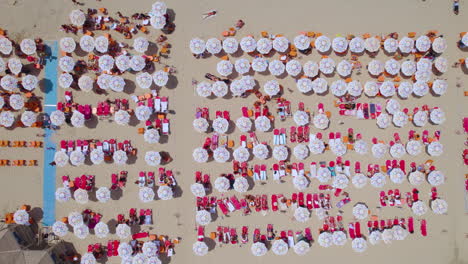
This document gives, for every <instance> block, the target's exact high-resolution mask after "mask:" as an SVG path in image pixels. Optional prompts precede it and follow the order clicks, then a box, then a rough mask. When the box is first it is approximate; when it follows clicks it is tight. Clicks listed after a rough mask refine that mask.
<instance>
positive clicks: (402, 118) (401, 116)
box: [392, 111, 409, 127]
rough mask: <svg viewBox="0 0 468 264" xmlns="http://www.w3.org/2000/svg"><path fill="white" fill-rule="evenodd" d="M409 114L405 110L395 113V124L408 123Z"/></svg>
mask: <svg viewBox="0 0 468 264" xmlns="http://www.w3.org/2000/svg"><path fill="white" fill-rule="evenodd" d="M408 118H409V117H408V115H407V114H405V113H404V112H403V111H398V112H396V113H395V114H393V118H392V121H393V124H394V125H395V126H397V127H404V126H405V125H406V124H408Z"/></svg>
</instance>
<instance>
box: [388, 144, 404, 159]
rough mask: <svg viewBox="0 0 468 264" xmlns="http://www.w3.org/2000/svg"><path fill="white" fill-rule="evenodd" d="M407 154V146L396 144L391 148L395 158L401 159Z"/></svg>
mask: <svg viewBox="0 0 468 264" xmlns="http://www.w3.org/2000/svg"><path fill="white" fill-rule="evenodd" d="M405 154H406V149H405V146H404V145H403V144H401V143H396V144H394V145H393V146H391V147H390V155H391V156H392V157H393V158H397V159H399V158H401V157H403V156H404V155H405Z"/></svg>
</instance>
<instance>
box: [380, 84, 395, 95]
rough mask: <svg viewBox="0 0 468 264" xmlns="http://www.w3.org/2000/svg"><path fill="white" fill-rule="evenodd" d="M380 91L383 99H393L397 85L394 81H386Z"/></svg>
mask: <svg viewBox="0 0 468 264" xmlns="http://www.w3.org/2000/svg"><path fill="white" fill-rule="evenodd" d="M379 91H380V94H381V95H382V96H383V97H392V96H394V95H395V92H396V88H395V84H394V83H393V82H392V81H385V82H383V83H382V84H381V85H380V88H379Z"/></svg>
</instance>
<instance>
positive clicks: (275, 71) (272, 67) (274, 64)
mask: <svg viewBox="0 0 468 264" xmlns="http://www.w3.org/2000/svg"><path fill="white" fill-rule="evenodd" d="M285 68H286V67H285V66H284V64H283V63H282V62H281V61H279V60H273V61H271V62H270V64H269V65H268V70H269V71H270V73H271V74H272V75H274V76H278V75H281V74H283V72H284V70H285Z"/></svg>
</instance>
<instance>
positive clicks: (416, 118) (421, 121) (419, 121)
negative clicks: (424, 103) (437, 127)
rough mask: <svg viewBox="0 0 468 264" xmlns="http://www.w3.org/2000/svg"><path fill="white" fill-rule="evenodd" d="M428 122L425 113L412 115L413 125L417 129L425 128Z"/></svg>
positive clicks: (420, 112) (419, 112)
mask: <svg viewBox="0 0 468 264" xmlns="http://www.w3.org/2000/svg"><path fill="white" fill-rule="evenodd" d="M427 120H428V116H427V112H426V111H418V112H416V114H414V115H413V124H414V125H415V126H418V127H422V126H425V125H426V123H427Z"/></svg>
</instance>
